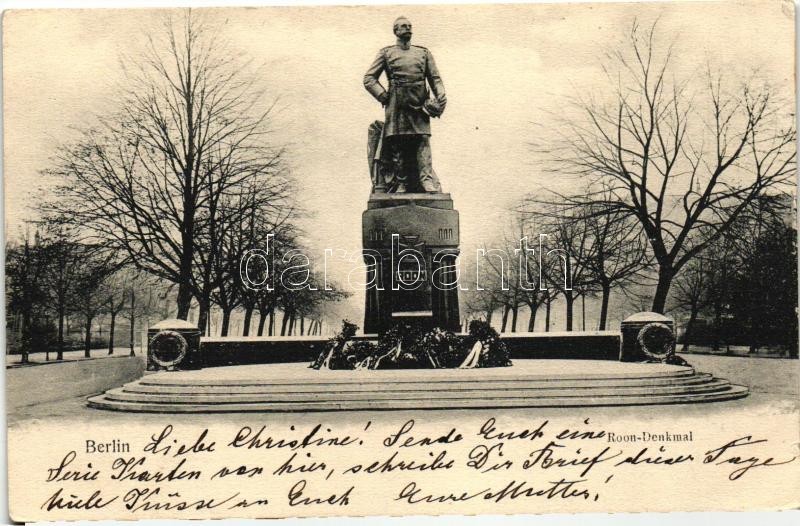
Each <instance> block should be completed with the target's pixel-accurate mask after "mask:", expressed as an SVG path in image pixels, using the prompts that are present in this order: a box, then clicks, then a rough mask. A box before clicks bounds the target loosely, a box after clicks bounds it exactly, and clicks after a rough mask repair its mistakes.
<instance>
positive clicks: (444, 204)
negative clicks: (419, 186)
mask: <svg viewBox="0 0 800 526" xmlns="http://www.w3.org/2000/svg"><path fill="white" fill-rule="evenodd" d="M362 239H363V246H364V262H365V263H366V266H367V297H366V308H365V313H364V332H365V333H366V334H378V333H379V332H381V331H382V330H385V329H388V328H389V327H391V326H392V325H393V324H395V323H396V322H398V321H401V320H408V321H414V322H419V323H421V324H422V325H424V326H427V327H441V328H443V329H448V330H452V331H458V330H459V329H460V318H459V310H458V283H457V273H456V267H455V265H456V257H457V256H458V253H459V248H458V244H459V222H458V211H457V210H454V209H453V200H452V199H451V198H450V194H443V193H437V194H372V195H371V196H370V198H369V202H368V203H367V210H365V211H364V214H363V216H362Z"/></svg>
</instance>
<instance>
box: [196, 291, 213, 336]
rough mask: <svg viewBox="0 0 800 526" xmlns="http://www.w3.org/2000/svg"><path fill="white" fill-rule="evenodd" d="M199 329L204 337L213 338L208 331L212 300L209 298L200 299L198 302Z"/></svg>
mask: <svg viewBox="0 0 800 526" xmlns="http://www.w3.org/2000/svg"><path fill="white" fill-rule="evenodd" d="M197 304H198V305H197V328H198V329H200V334H202V335H203V336H211V334H210V332H211V331H209V330H208V319H209V315H210V313H211V300H210V299H209V298H198V301H197Z"/></svg>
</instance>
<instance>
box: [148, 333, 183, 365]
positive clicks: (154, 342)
mask: <svg viewBox="0 0 800 526" xmlns="http://www.w3.org/2000/svg"><path fill="white" fill-rule="evenodd" d="M167 345H169V346H170V347H167V348H162V347H164V346H167ZM172 346H177V349H175V347H172ZM188 349H189V342H187V341H186V338H184V337H183V335H182V334H181V333H179V332H176V331H161V332H159V333H158V334H156V335H155V336H153V338H152V339H151V340H150V345H149V350H148V352H147V355H148V357H149V358H150V359H151V360H152V361H154V362H155V363H157V364H158V365H160V366H161V367H174V366H176V365H178V364H179V363H181V362H182V361H183V359H184V358H186V351H187V350H188ZM176 351H177V356H175V357H174V358H172V359H166V358H165V357H163V356H162V355H163V354H167V355H172V354H174V353H175V352H176Z"/></svg>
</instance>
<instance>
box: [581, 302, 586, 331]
mask: <svg viewBox="0 0 800 526" xmlns="http://www.w3.org/2000/svg"><path fill="white" fill-rule="evenodd" d="M581 330H582V331H583V332H586V294H581Z"/></svg>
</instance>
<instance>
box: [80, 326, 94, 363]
mask: <svg viewBox="0 0 800 526" xmlns="http://www.w3.org/2000/svg"><path fill="white" fill-rule="evenodd" d="M93 318H94V316H86V327H85V328H86V338H85V339H84V342H83V356H84V358H91V357H92V355H91V352H90V351H91V348H92V319H93Z"/></svg>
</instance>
